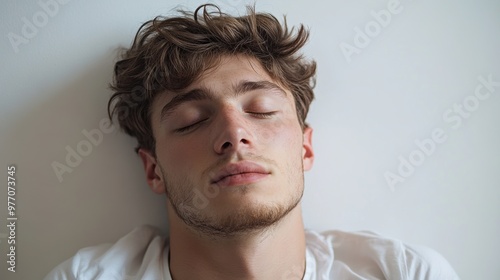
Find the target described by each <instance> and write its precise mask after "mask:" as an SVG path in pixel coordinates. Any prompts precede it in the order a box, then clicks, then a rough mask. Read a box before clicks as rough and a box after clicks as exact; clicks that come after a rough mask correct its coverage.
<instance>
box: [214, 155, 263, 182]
mask: <svg viewBox="0 0 500 280" xmlns="http://www.w3.org/2000/svg"><path fill="white" fill-rule="evenodd" d="M269 174H271V172H269V171H268V170H266V169H265V168H264V167H263V166H261V165H259V164H257V163H254V162H250V161H240V162H237V163H231V164H228V165H226V166H224V167H223V168H222V169H221V170H219V171H218V172H217V173H216V175H215V176H214V178H213V179H212V181H211V184H217V185H218V186H220V187H229V186H237V185H244V184H251V183H255V182H257V181H260V180H261V179H263V178H265V177H267V176H268V175H269Z"/></svg>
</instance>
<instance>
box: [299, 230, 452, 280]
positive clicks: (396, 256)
mask: <svg viewBox="0 0 500 280" xmlns="http://www.w3.org/2000/svg"><path fill="white" fill-rule="evenodd" d="M306 237H307V246H308V250H310V251H311V253H312V255H314V256H316V260H317V259H325V257H327V258H329V259H331V261H332V262H333V265H330V266H329V269H330V270H331V272H329V273H330V274H331V275H335V274H336V275H345V273H349V272H352V273H356V275H364V276H366V277H368V276H369V277H375V278H380V279H383V278H387V279H459V277H458V276H457V275H456V273H455V271H454V270H453V268H452V267H451V266H450V264H449V263H448V261H446V259H445V258H444V257H443V256H442V255H441V254H439V253H438V252H436V251H435V250H433V249H430V248H427V247H424V246H419V245H412V244H406V243H403V242H402V241H400V240H398V239H393V238H387V237H382V236H380V235H378V234H376V233H373V232H369V231H360V232H346V231H338V230H334V231H326V232H323V233H317V232H313V231H307V233H306ZM318 269H319V268H318Z"/></svg>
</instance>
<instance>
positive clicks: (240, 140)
mask: <svg viewBox="0 0 500 280" xmlns="http://www.w3.org/2000/svg"><path fill="white" fill-rule="evenodd" d="M213 133H214V135H215V137H214V151H215V153H217V154H220V155H222V154H226V153H231V152H235V151H238V150H240V149H245V148H249V147H251V146H252V145H253V141H254V135H253V133H252V130H251V125H250V123H249V120H247V119H245V116H244V113H241V112H239V111H238V110H237V109H234V108H228V109H224V110H221V111H220V112H219V114H218V117H217V125H216V127H215V129H214V131H213Z"/></svg>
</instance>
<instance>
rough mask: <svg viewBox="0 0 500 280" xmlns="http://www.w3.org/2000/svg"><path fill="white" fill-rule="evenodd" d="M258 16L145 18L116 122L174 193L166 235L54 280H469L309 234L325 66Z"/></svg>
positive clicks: (431, 258)
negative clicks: (308, 176) (317, 95)
mask: <svg viewBox="0 0 500 280" xmlns="http://www.w3.org/2000/svg"><path fill="white" fill-rule="evenodd" d="M307 37H308V32H307V31H306V30H305V29H304V28H303V27H302V26H301V27H300V28H299V29H298V30H297V32H296V33H292V32H290V30H288V29H287V27H286V24H283V25H282V24H280V22H279V21H278V20H277V19H276V18H274V17H273V16H271V15H269V14H256V13H255V12H254V10H253V9H249V10H248V14H247V15H246V16H243V17H232V16H230V15H226V14H223V13H221V12H220V11H219V10H218V8H217V7H215V6H212V5H205V6H201V7H199V8H198V9H197V10H196V11H195V12H194V13H193V14H190V13H187V12H183V13H182V15H181V16H180V17H173V18H156V19H154V20H152V21H149V22H147V23H145V24H144V25H143V26H142V27H141V29H140V30H139V32H138V33H137V35H136V38H135V40H134V43H133V45H132V47H131V48H130V49H128V50H127V51H126V52H125V53H124V55H123V58H122V60H121V61H119V62H118V63H117V64H116V67H115V81H114V83H113V85H112V88H113V90H114V92H115V93H114V95H113V96H112V98H111V100H110V103H109V104H110V112H111V114H110V116H112V115H115V116H116V117H117V119H118V121H119V123H120V126H121V127H122V128H123V129H124V130H125V132H127V133H128V134H130V135H131V136H133V137H136V138H137V140H138V148H137V151H138V154H139V156H140V158H141V159H142V162H143V164H144V169H145V174H146V180H147V183H148V185H149V186H150V188H151V189H152V190H153V191H154V192H155V193H158V194H165V195H166V198H167V200H166V204H167V209H168V218H169V225H170V227H169V230H170V234H169V237H168V239H167V238H165V237H162V236H160V235H158V233H157V232H156V231H155V230H154V229H152V228H150V227H141V228H137V229H136V230H134V231H133V232H131V233H129V234H128V235H127V236H125V237H123V238H122V239H120V240H119V241H118V242H117V243H116V244H114V245H101V246H98V247H92V248H87V249H83V250H81V251H79V252H78V253H77V255H76V256H75V257H73V258H72V259H70V260H68V261H66V262H65V263H63V264H61V265H60V266H59V267H58V268H56V269H55V270H54V271H53V272H52V273H51V274H50V275H48V276H47V279H176V280H183V279H217V280H220V279H231V280H232V279H458V277H457V276H456V274H455V272H454V271H453V269H452V268H451V267H450V266H449V264H448V263H447V262H446V260H444V259H443V258H442V257H441V256H440V255H439V254H437V253H436V252H434V251H432V250H430V249H426V248H422V247H417V246H410V245H405V244H403V243H401V242H400V241H397V240H391V239H385V238H381V237H379V236H377V235H374V234H371V233H367V232H365V233H346V232H340V231H332V232H328V233H323V234H318V233H315V232H311V231H305V230H304V225H303V221H302V213H301V204H300V201H301V198H302V194H303V190H304V178H303V175H304V171H306V170H309V169H310V168H311V167H312V164H313V160H314V152H313V148H312V129H311V128H310V127H309V126H308V125H307V124H306V122H305V119H306V116H307V112H308V108H309V104H310V103H311V101H312V99H313V89H312V84H313V79H314V75H315V69H316V67H315V63H314V62H309V61H306V60H305V59H303V58H302V56H301V55H300V53H299V50H300V49H301V47H302V46H303V45H304V44H305V42H306V41H307Z"/></svg>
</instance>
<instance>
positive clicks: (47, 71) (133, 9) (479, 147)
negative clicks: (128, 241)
mask: <svg viewBox="0 0 500 280" xmlns="http://www.w3.org/2000/svg"><path fill="white" fill-rule="evenodd" d="M60 1H61V2H63V1H62V0H60ZM395 1H396V0H393V1H389V0H377V1H373V0H371V1H368V0H364V1H330V2H329V4H326V1H320V0H310V1H295V2H293V4H291V1H285V0H281V1H273V3H272V4H270V3H267V2H264V1H258V2H257V5H256V6H257V9H258V10H260V11H269V12H271V13H274V14H276V15H278V16H280V15H282V14H287V15H288V20H289V23H291V24H297V23H301V22H302V23H305V24H306V25H307V26H309V27H310V28H311V40H310V43H309V44H308V45H307V47H306V49H305V53H306V55H307V56H308V57H311V58H314V59H315V60H316V61H317V62H318V67H319V68H318V79H317V81H318V83H317V88H316V95H317V98H316V100H315V102H314V103H313V105H312V108H311V112H310V117H309V122H310V124H311V125H312V126H313V127H314V128H315V136H314V142H315V150H316V157H317V159H316V162H315V167H314V168H313V170H312V171H310V172H309V173H308V174H307V176H306V194H305V197H304V202H303V204H304V216H305V221H306V226H307V227H309V228H313V229H317V230H324V229H332V228H340V229H345V230H358V229H368V230H373V231H377V232H379V233H381V234H383V235H387V236H392V237H396V238H400V239H403V240H405V241H407V242H412V243H420V244H424V245H428V246H430V247H432V248H435V249H436V250H438V251H439V252H441V253H442V254H443V255H444V256H445V257H446V258H447V259H448V260H449V261H450V263H451V264H452V265H453V266H454V267H455V269H456V270H457V272H458V273H459V275H460V276H461V277H462V278H463V279H499V278H500V267H499V266H498V260H499V259H500V241H499V238H498V237H499V236H500V225H499V222H500V188H499V187H500V175H499V173H500V172H499V171H500V148H499V143H500V125H499V124H498V123H499V121H500V87H499V86H496V87H494V88H493V89H494V90H495V91H494V92H493V93H491V94H490V95H489V96H488V97H484V98H483V99H484V100H479V101H478V104H474V101H477V100H478V99H474V97H473V96H474V91H475V89H476V87H477V86H478V85H479V81H478V77H479V76H482V77H486V78H487V77H488V76H490V75H491V77H492V79H493V80H494V81H500V54H499V50H500V36H499V34H498V31H499V27H500V17H499V16H498V15H499V14H500V3H499V2H498V1H493V0H491V1H488V0H481V1H452V0H446V1H429V0H428V1H410V0H401V1H400V2H399V7H398V8H397V9H396V10H397V11H396V12H397V13H396V14H392V16H391V20H390V22H388V23H387V24H385V25H386V26H385V27H381V28H380V30H376V28H377V24H375V22H374V16H373V15H372V14H371V12H372V11H374V12H378V11H380V10H382V9H387V5H388V4H390V3H396V4H397V3H398V2H395ZM40 2H42V3H47V2H51V1H49V0H40ZM52 2H53V1H52ZM215 2H216V3H218V4H220V5H221V7H223V8H225V9H226V10H227V11H228V12H234V11H235V10H237V9H239V10H242V9H241V7H242V6H243V4H244V3H246V2H245V1H242V0H218V1H215ZM56 3H57V2H56ZM200 3H201V1H188V2H187V3H185V5H186V6H187V7H189V8H194V7H196V6H197V5H198V4H200ZM175 6H176V4H175V3H173V1H170V2H168V1H159V0H158V1H155V0H149V1H118V0H114V1H97V0H94V1H77V0H73V1H69V2H68V3H66V4H58V6H57V11H56V12H54V13H53V14H51V15H47V16H46V22H43V20H44V13H45V14H46V12H44V10H43V8H42V6H41V5H40V4H39V2H38V1H28V0H24V1H4V2H2V4H1V7H0V19H1V25H0V35H1V36H2V37H1V38H2V39H1V40H0V50H1V54H0V56H1V57H0V61H1V66H0V71H1V73H0V74H1V76H0V82H1V93H0V94H1V102H0V119H1V122H0V131H1V134H0V153H1V159H0V161H1V164H0V166H1V170H3V171H1V172H0V178H1V179H0V180H1V182H2V183H1V185H2V186H5V187H2V188H1V190H0V201H1V210H0V220H1V221H2V222H1V224H2V226H1V227H0V234H1V235H0V237H2V238H0V240H1V244H0V251H1V255H0V269H1V270H0V278H1V279H40V278H41V277H42V276H44V275H45V274H46V273H47V272H48V271H49V270H50V269H51V268H52V267H54V266H55V265H56V264H58V263H60V262H62V261H63V260H64V259H66V258H68V257H70V256H72V255H73V254H74V253H75V252H76V251H77V250H78V249H79V248H82V247H84V246H90V245H94V244H98V243H103V242H113V241H115V240H116V239H117V238H119V237H121V236H123V235H124V234H125V233H127V232H128V231H129V230H130V229H131V228H133V227H134V226H137V225H141V224H145V223H149V224H154V225H158V226H160V227H161V228H162V229H163V230H164V231H166V229H167V226H166V224H165V219H166V214H165V210H164V199H163V197H159V196H155V195H153V194H152V193H151V192H150V191H149V190H148V189H147V187H146V184H145V182H144V179H143V173H142V169H141V168H142V167H141V165H140V162H139V160H138V158H137V156H136V155H135V154H134V153H133V150H132V148H133V146H134V145H135V142H134V140H132V139H130V138H128V137H127V136H125V135H124V134H122V133H119V132H118V131H114V132H111V133H104V134H103V135H104V137H103V140H102V142H101V143H99V144H98V145H94V146H92V151H91V152H90V154H89V155H88V156H85V157H83V160H82V162H81V163H79V164H78V166H76V167H75V168H73V170H72V172H71V173H65V174H64V175H63V177H62V178H63V180H62V182H59V180H58V178H57V176H56V175H55V173H54V171H53V168H52V166H51V164H52V163H53V162H54V161H57V162H60V163H65V157H66V155H67V151H66V150H65V149H66V147H70V148H72V149H76V148H77V146H78V145H79V143H81V142H82V140H85V139H86V138H85V136H84V135H83V134H82V131H83V130H87V131H90V130H93V129H99V122H100V121H101V120H103V119H105V118H106V102H107V100H108V97H109V95H110V91H109V90H108V88H107V84H108V83H109V81H110V79H111V73H112V69H113V62H114V60H115V55H116V53H115V49H116V47H118V46H120V45H123V46H128V45H129V44H130V42H131V40H132V38H133V35H134V34H135V32H136V30H137V28H138V27H139V26H140V24H141V23H142V22H144V21H146V20H148V19H150V18H152V17H153V16H155V15H158V14H168V13H171V11H172V9H173V8H174V7H175ZM52 8H54V9H55V6H52ZM393 10H394V9H393ZM398 11H399V12H398ZM34 17H35V18H34ZM26 21H29V22H31V23H33V22H34V21H35V23H37V24H38V25H39V26H40V27H36V26H35V27H36V29H37V30H36V31H33V30H27V29H26V28H27V27H24V29H25V30H24V32H25V34H24V35H23V26H25V25H27V23H26ZM367 26H368V28H374V29H370V30H372V31H373V32H374V33H375V34H372V35H373V37H370V39H369V40H370V41H369V42H365V43H366V44H365V45H361V43H362V42H357V44H356V43H355V37H356V36H359V35H357V32H356V30H355V28H356V27H358V28H360V29H361V30H364V29H365V27H367ZM9 33H15V34H17V35H19V36H27V37H30V38H26V39H25V40H26V43H25V44H21V45H18V46H17V51H15V48H16V47H14V46H13V44H12V43H11V42H10V40H9ZM11 36H12V35H11ZM18 39H19V38H18ZM341 44H343V46H344V47H345V46H346V45H347V44H349V45H351V46H352V47H359V48H358V49H357V50H356V51H357V52H358V53H353V54H352V55H350V56H349V55H344V54H343V52H342V50H341V47H340V45H341ZM348 60H350V62H348ZM482 90H484V89H482ZM481 93H487V92H486V91H482V92H481ZM464 99H465V100H466V102H469V103H467V104H466V105H467V106H468V107H467V108H469V109H470V110H471V111H472V112H470V114H469V115H467V117H457V116H459V115H457V114H456V113H453V112H452V113H449V112H448V114H453V117H454V119H452V120H446V119H444V118H443V114H445V113H447V111H448V110H450V109H451V110H453V109H454V104H456V103H457V104H462V103H463V101H464ZM474 105H477V108H474V107H471V106H474ZM451 116H452V115H450V116H448V117H451ZM458 119H460V120H461V121H462V123H461V124H460V125H458V123H457V122H458ZM454 125H455V126H456V127H455V128H454ZM435 129H441V130H442V133H443V134H444V135H445V136H446V140H445V141H444V142H443V143H439V144H436V148H435V149H434V151H432V152H431V153H430V155H429V156H427V155H425V156H424V158H423V160H424V161H423V163H422V164H420V165H419V166H417V167H415V168H414V171H413V173H412V174H411V175H409V176H406V177H402V179H404V182H399V183H397V184H396V185H395V186H394V188H393V189H391V188H390V187H389V185H388V183H387V182H386V179H385V178H384V174H385V173H386V172H392V173H394V174H398V165H399V164H400V159H398V157H399V156H402V157H403V158H406V159H408V158H409V156H410V154H412V153H413V156H415V158H414V160H413V161H415V160H418V155H419V154H418V153H419V152H418V151H417V150H418V147H417V145H416V144H415V141H416V140H423V139H424V138H429V137H431V134H432V133H433V131H434V130H435ZM416 151H417V152H416ZM418 163H419V162H417V164H418ZM9 164H15V165H16V166H17V172H16V177H17V181H16V182H17V194H16V197H15V198H16V215H17V217H18V220H17V228H16V230H17V231H16V241H17V249H16V256H17V259H16V260H17V267H16V268H17V271H16V273H10V272H8V271H7V270H6V269H7V267H6V254H7V246H6V245H7V244H6V241H7V239H6V238H5V237H6V234H7V229H6V227H5V226H4V225H3V224H6V223H7V220H6V219H7V209H6V203H5V202H6V201H7V197H6V196H7V190H6V185H7V183H6V182H7V174H6V166H7V165H9Z"/></svg>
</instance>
